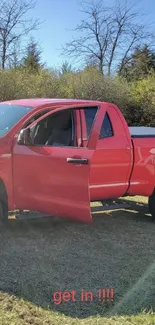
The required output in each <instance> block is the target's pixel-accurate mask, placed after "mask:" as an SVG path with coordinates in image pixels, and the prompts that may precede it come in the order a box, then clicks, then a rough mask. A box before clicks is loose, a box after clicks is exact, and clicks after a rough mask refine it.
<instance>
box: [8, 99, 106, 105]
mask: <svg viewBox="0 0 155 325" xmlns="http://www.w3.org/2000/svg"><path fill="white" fill-rule="evenodd" d="M3 103H7V104H16V105H21V106H32V107H37V106H41V105H46V104H50V105H55V104H60V105H68V104H69V105H71V104H74V105H75V104H76V103H77V104H93V103H94V104H95V105H97V104H99V103H101V102H100V101H93V100H87V99H86V100H83V99H68V98H60V99H59V98H27V99H15V100H10V101H5V102H3Z"/></svg>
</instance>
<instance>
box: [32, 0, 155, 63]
mask: <svg viewBox="0 0 155 325" xmlns="http://www.w3.org/2000/svg"><path fill="white" fill-rule="evenodd" d="M113 3H114V0H105V4H107V5H111V4H113ZM139 10H140V11H141V10H143V12H146V13H147V14H148V18H147V19H148V20H149V21H151V22H153V21H155V0H140V1H139ZM31 16H32V17H33V18H39V19H40V20H41V21H43V24H42V25H41V27H40V29H39V30H38V31H37V32H34V33H33V35H34V37H35V39H36V40H37V41H38V42H39V43H40V46H41V48H42V50H43V53H42V59H43V61H44V62H47V65H48V67H53V66H55V67H56V66H59V65H60V64H61V62H62V61H64V60H65V59H66V58H65V57H62V56H61V55H60V52H61V51H60V49H61V45H65V43H66V42H67V41H69V40H71V39H72V36H73V35H74V32H73V31H71V29H74V28H75V27H76V25H77V24H78V23H79V22H80V20H81V19H82V18H84V15H83V13H81V12H80V7H79V5H78V1H77V0H37V3H36V7H35V9H34V10H33V11H32V12H31ZM154 26H155V24H154Z"/></svg>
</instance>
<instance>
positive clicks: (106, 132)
mask: <svg viewBox="0 0 155 325" xmlns="http://www.w3.org/2000/svg"><path fill="white" fill-rule="evenodd" d="M113 135H114V132H113V128H112V124H111V121H110V118H109V115H108V114H107V113H106V114H105V116H104V120H103V123H102V126H101V131H100V136H99V139H104V138H110V137H112V136H113Z"/></svg>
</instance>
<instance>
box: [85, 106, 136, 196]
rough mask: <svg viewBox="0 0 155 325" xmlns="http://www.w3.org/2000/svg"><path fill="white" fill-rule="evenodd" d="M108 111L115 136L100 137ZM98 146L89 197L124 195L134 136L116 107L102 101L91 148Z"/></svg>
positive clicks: (128, 175) (89, 143) (91, 170)
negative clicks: (124, 124) (130, 134)
mask: <svg viewBox="0 0 155 325" xmlns="http://www.w3.org/2000/svg"><path fill="white" fill-rule="evenodd" d="M106 112H107V113H108V116H109V118H110V121H111V123H112V128H113V136H111V135H110V136H109V137H105V138H103V139H99V135H100V130H101V127H102V122H103V119H104V117H105V113H106ZM93 147H96V150H95V151H94V155H93V158H92V161H91V167H90V199H91V200H98V199H105V198H115V197H120V196H122V195H124V194H125V193H126V191H127V189H128V186H129V178H130V174H131V169H132V163H133V149H132V143H131V139H129V138H128V137H127V135H126V133H125V130H124V126H123V123H122V121H121V119H120V116H119V114H118V113H117V110H115V108H114V107H113V106H112V107H110V105H109V106H108V105H107V104H102V107H101V109H100V110H99V111H98V113H97V119H96V121H95V123H94V126H93V132H92V133H91V135H90V139H89V141H88V148H91V149H92V148H93Z"/></svg>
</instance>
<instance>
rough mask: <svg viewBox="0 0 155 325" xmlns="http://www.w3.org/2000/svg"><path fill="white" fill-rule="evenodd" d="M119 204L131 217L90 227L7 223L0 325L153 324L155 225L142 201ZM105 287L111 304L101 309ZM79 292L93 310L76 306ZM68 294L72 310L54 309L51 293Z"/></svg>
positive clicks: (120, 214) (99, 217)
mask: <svg viewBox="0 0 155 325" xmlns="http://www.w3.org/2000/svg"><path fill="white" fill-rule="evenodd" d="M123 200H128V202H129V203H130V208H129V209H128V210H119V211H110V212H104V213H103V212H97V213H94V214H93V219H94V223H93V224H92V225H88V224H82V223H76V222H70V221H66V220H63V219H56V218H44V219H43V218H42V219H38V220H37V219H33V220H15V219H10V221H9V225H8V227H7V228H5V229H4V228H3V229H1V231H0V325H30V324H33V325H41V324H45V325H57V324H60V325H61V324H66V325H67V324H68V325H72V324H86V325H87V324H92V325H95V324H109V325H111V324H112V325H113V324H121V325H122V324H146V325H147V324H155V314H154V311H155V224H152V223H151V221H150V216H149V215H148V211H147V205H146V203H147V200H146V199H145V198H142V197H137V198H132V200H131V198H126V199H123ZM136 201H137V202H138V203H136ZM93 205H95V204H93ZM109 287H113V288H114V289H115V301H114V302H109V303H104V302H99V301H98V299H97V289H99V288H109ZM82 289H84V290H86V291H92V292H93V294H94V299H93V301H92V302H91V301H89V302H82V301H80V293H81V290H82ZM72 290H75V291H76V302H72V301H69V302H62V303H61V304H59V305H56V304H54V301H53V299H52V298H53V293H54V292H55V291H61V292H64V291H72ZM150 311H151V312H150Z"/></svg>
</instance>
